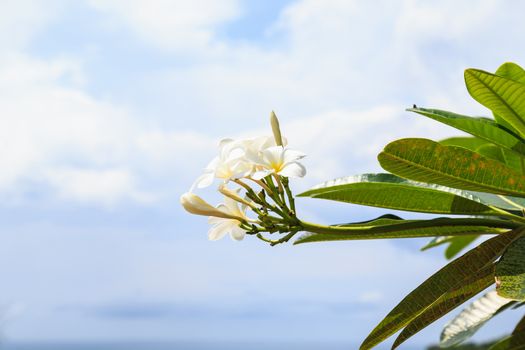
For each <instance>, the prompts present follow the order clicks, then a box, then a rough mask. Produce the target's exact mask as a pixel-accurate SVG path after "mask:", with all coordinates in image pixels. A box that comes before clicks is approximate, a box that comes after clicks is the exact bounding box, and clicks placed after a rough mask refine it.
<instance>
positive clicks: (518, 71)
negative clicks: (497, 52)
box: [493, 62, 525, 133]
mask: <svg viewBox="0 0 525 350" xmlns="http://www.w3.org/2000/svg"><path fill="white" fill-rule="evenodd" d="M496 75H499V76H500V77H503V78H507V79H511V80H514V81H516V82H518V83H522V84H524V83H525V70H523V68H521V67H520V66H518V65H517V64H516V63H512V62H506V63H503V64H502V65H501V66H500V67H499V68H498V70H497V71H496ZM493 115H494V119H496V122H497V123H498V124H500V125H502V126H503V127H505V128H507V129H508V130H511V131H513V132H515V133H517V132H516V130H515V129H514V128H513V127H512V125H510V124H509V123H508V122H507V121H505V120H504V119H503V118H501V117H500V116H499V115H497V114H496V113H493Z"/></svg>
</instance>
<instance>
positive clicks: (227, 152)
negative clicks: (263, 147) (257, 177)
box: [190, 139, 253, 191]
mask: <svg viewBox="0 0 525 350" xmlns="http://www.w3.org/2000/svg"><path fill="white" fill-rule="evenodd" d="M252 170H253V165H252V164H250V163H249V162H248V161H247V160H246V157H245V151H244V147H243V144H242V142H239V141H234V140H231V139H225V140H222V141H221V142H220V144H219V155H218V156H217V157H215V158H214V159H213V160H212V161H211V162H210V163H209V164H208V166H207V167H206V168H205V169H204V174H202V175H201V176H200V177H199V178H198V179H197V181H195V183H194V184H193V186H192V188H191V190H190V191H192V190H193V189H194V188H195V187H196V188H204V187H208V186H210V185H211V184H212V183H213V180H214V179H216V178H217V179H222V180H223V181H224V183H227V182H228V181H230V180H232V179H236V178H242V177H244V176H246V175H248V174H249V173H250V172H251V171H252Z"/></svg>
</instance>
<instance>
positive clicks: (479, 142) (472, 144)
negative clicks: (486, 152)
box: [439, 136, 490, 152]
mask: <svg viewBox="0 0 525 350" xmlns="http://www.w3.org/2000/svg"><path fill="white" fill-rule="evenodd" d="M439 143H440V144H442V145H443V146H458V147H463V148H466V149H469V150H471V151H474V152H475V151H476V150H477V149H478V148H479V147H480V146H483V145H486V144H490V142H488V141H485V140H483V139H480V138H477V137H465V136H459V137H449V138H447V139H443V140H441V141H439Z"/></svg>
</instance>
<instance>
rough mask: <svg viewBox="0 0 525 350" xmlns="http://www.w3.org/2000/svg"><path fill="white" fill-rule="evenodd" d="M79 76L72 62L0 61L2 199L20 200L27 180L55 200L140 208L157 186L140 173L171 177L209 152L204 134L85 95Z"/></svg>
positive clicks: (22, 58)
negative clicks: (166, 126) (147, 119)
mask: <svg viewBox="0 0 525 350" xmlns="http://www.w3.org/2000/svg"><path fill="white" fill-rule="evenodd" d="M78 75H82V69H81V68H80V66H79V64H78V63H77V62H75V61H67V60H64V59H59V60H50V61H43V60H36V59H32V58H30V57H28V56H25V55H21V54H18V55H13V56H12V57H9V58H3V59H2V60H0V92H1V93H0V110H1V115H2V117H0V164H1V166H2V169H3V171H2V172H1V173H0V192H2V193H3V194H4V195H5V194H9V195H11V196H14V197H15V198H16V197H19V195H20V193H19V191H22V192H23V189H24V188H25V187H26V186H25V184H27V183H34V184H39V185H50V186H51V187H52V188H54V189H56V191H57V192H56V193H57V195H59V196H60V197H61V198H68V199H77V200H80V201H86V200H87V201H100V202H102V203H105V204H116V203H117V202H118V201H119V200H124V199H131V200H134V201H138V202H142V203H147V202H150V201H151V200H152V199H154V198H157V196H156V195H155V191H158V190H159V189H158V188H153V187H154V186H153V187H152V186H150V185H148V184H145V183H144V179H142V178H140V176H141V175H147V176H159V175H161V174H162V176H170V175H171V176H173V175H174V174H176V170H177V169H180V168H182V167H183V166H191V167H192V168H195V167H196V166H198V162H199V160H201V159H202V158H200V157H199V154H203V153H204V154H206V151H208V150H209V151H212V149H213V147H211V145H212V144H213V142H211V141H210V140H209V139H207V138H206V137H205V136H203V135H200V134H198V133H195V132H188V131H184V130H181V131H169V130H161V129H160V128H158V127H156V126H155V125H154V124H153V125H149V126H146V125H145V123H143V122H141V121H140V120H139V119H138V118H136V117H135V116H133V114H132V113H131V112H129V111H128V110H126V109H124V108H120V107H118V106H115V105H112V104H109V103H106V102H104V101H100V100H97V99H95V98H93V97H91V96H90V95H89V94H87V93H85V92H84V91H83V90H82V89H80V88H78V87H77V85H78V84H77V81H78V79H77V78H76V77H78ZM189 149H191V150H193V152H196V153H197V154H196V153H190V152H188V151H187V150H189ZM186 176H187V175H184V174H182V175H180V176H179V177H180V179H187V177H186ZM145 188H146V189H145ZM147 193H149V194H147Z"/></svg>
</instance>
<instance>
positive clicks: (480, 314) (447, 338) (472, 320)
mask: <svg viewBox="0 0 525 350" xmlns="http://www.w3.org/2000/svg"><path fill="white" fill-rule="evenodd" d="M492 272H493V269H492ZM488 277H489V282H490V284H492V283H494V278H493V274H491V275H489V276H488ZM509 303H512V300H510V299H506V298H502V297H500V296H499V295H498V293H497V292H496V291H491V292H488V293H486V294H484V295H483V296H482V297H481V298H479V299H477V300H476V301H474V302H473V303H471V304H470V305H469V306H467V307H466V308H465V309H464V310H463V311H461V312H460V313H459V315H457V316H456V317H454V318H453V319H452V320H451V321H450V322H448V323H447V324H446V325H445V327H444V328H443V331H442V332H441V337H440V344H439V345H440V346H441V347H444V348H448V347H451V346H454V345H457V344H460V343H462V342H464V341H465V340H467V339H469V338H470V337H472V336H473V335H474V333H476V332H477V331H478V330H479V329H480V328H481V327H482V326H483V325H484V324H485V323H487V322H488V321H489V320H490V319H491V318H492V317H494V316H495V315H496V314H498V311H499V310H501V309H502V307H504V306H506V305H507V304H509Z"/></svg>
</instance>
